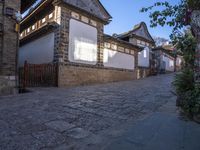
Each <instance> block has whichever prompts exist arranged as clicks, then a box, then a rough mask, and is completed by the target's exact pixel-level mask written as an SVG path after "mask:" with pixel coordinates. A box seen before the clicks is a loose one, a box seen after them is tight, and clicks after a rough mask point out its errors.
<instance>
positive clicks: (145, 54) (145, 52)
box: [144, 49, 147, 58]
mask: <svg viewBox="0 0 200 150" xmlns="http://www.w3.org/2000/svg"><path fill="white" fill-rule="evenodd" d="M144 58H147V50H146V49H145V50H144Z"/></svg>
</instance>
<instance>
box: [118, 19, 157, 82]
mask: <svg viewBox="0 0 200 150" xmlns="http://www.w3.org/2000/svg"><path fill="white" fill-rule="evenodd" d="M116 37H117V38H119V39H121V40H124V41H127V42H129V43H132V44H134V45H137V46H140V47H142V48H143V49H142V51H140V52H139V53H138V71H137V74H138V75H137V77H138V78H144V77H147V76H149V75H151V74H152V72H153V69H154V60H153V53H152V48H154V47H155V41H154V40H153V38H152V37H151V35H150V33H149V31H148V28H147V25H146V24H145V23H144V22H141V23H140V24H138V25H135V27H134V29H133V30H130V31H128V32H126V33H122V34H119V35H116Z"/></svg>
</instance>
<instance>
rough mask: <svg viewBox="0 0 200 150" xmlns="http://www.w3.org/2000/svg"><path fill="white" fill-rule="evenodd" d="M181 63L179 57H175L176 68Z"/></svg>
mask: <svg viewBox="0 0 200 150" xmlns="http://www.w3.org/2000/svg"><path fill="white" fill-rule="evenodd" d="M181 63H182V59H181V58H180V57H177V59H176V65H177V66H181Z"/></svg>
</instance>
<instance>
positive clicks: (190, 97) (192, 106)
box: [182, 85, 200, 115]
mask: <svg viewBox="0 0 200 150" xmlns="http://www.w3.org/2000/svg"><path fill="white" fill-rule="evenodd" d="M182 98H183V99H182V108H183V110H184V111H185V112H187V113H188V114H190V115H194V114H199V113H200V86H199V85H195V87H194V89H192V90H189V91H186V92H185V93H183V94H182Z"/></svg>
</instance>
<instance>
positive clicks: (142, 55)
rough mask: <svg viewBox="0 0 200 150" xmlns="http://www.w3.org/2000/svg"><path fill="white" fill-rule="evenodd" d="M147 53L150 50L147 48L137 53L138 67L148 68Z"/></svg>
mask: <svg viewBox="0 0 200 150" xmlns="http://www.w3.org/2000/svg"><path fill="white" fill-rule="evenodd" d="M149 53H150V49H149V48H148V47H146V48H144V50H143V51H141V52H139V53H138V66H139V67H149V61H150V60H149Z"/></svg>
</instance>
